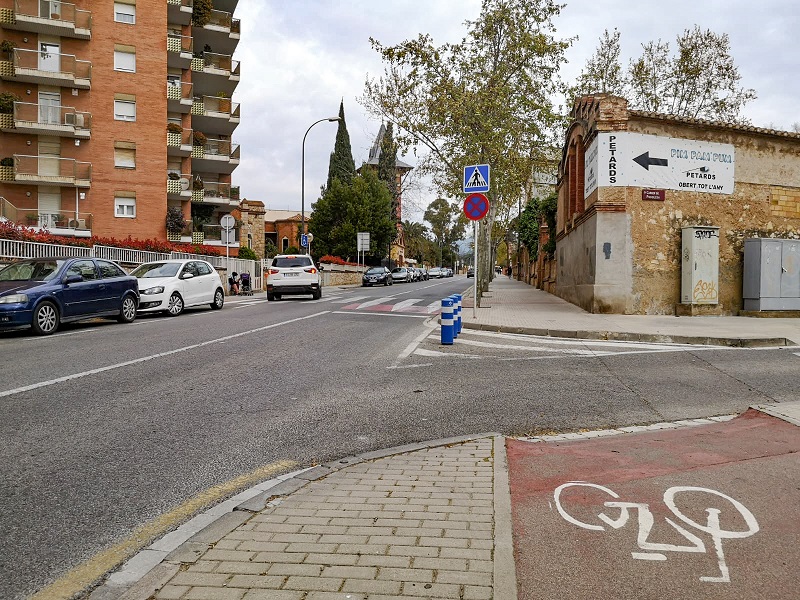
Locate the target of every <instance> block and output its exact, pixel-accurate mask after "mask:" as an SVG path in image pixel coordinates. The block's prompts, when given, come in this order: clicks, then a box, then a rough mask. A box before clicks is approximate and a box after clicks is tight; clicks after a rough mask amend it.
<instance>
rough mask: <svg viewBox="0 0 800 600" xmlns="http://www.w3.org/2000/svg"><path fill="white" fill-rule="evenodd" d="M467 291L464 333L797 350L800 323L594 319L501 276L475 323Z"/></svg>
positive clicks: (790, 320) (603, 316) (746, 319)
mask: <svg viewBox="0 0 800 600" xmlns="http://www.w3.org/2000/svg"><path fill="white" fill-rule="evenodd" d="M467 281H469V282H470V283H472V280H467ZM471 290H472V288H470V290H469V292H468V293H467V297H465V298H464V301H463V303H462V304H463V310H462V313H461V315H462V326H463V327H467V328H473V329H485V330H493V331H504V332H510V333H529V334H532V335H549V336H553V337H577V338H582V339H619V340H626V341H642V342H662V343H663V342H675V343H681V344H713V345H726V346H787V345H800V318H781V317H774V318H761V317H738V316H737V317H721V316H720V317H717V316H693V317H675V316H663V315H609V314H592V313H588V312H586V311H584V310H583V309H581V308H580V307H578V306H575V305H574V304H571V303H569V302H567V301H566V300H562V299H561V298H559V297H557V296H554V295H553V294H549V293H547V292H544V291H542V290H539V289H536V288H535V287H533V286H530V285H527V284H526V283H523V282H520V281H517V280H515V279H509V278H508V277H505V276H498V277H496V278H495V279H494V280H493V281H492V282H491V283H490V284H489V291H488V292H487V293H486V294H484V296H483V298H482V301H481V306H480V307H479V308H478V309H477V319H476V318H474V317H473V308H472V298H471Z"/></svg>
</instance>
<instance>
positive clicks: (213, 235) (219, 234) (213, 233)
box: [202, 225, 239, 245]
mask: <svg viewBox="0 0 800 600" xmlns="http://www.w3.org/2000/svg"><path fill="white" fill-rule="evenodd" d="M202 231H203V237H204V238H205V241H216V242H220V243H224V242H225V240H224V239H223V234H224V231H223V229H222V227H221V226H219V225H203V226H202ZM228 235H229V236H230V237H228V244H229V245H233V244H238V243H239V228H238V227H237V228H235V229H231V230H230V231H229V232H228Z"/></svg>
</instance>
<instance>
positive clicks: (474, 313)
mask: <svg viewBox="0 0 800 600" xmlns="http://www.w3.org/2000/svg"><path fill="white" fill-rule="evenodd" d="M472 239H473V240H474V241H473V243H472V245H473V246H474V247H475V254H474V256H473V257H472V264H473V265H474V267H473V269H475V277H473V278H472V318H473V319H477V318H478V222H477V221H473V222H472Z"/></svg>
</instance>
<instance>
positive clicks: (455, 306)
mask: <svg viewBox="0 0 800 600" xmlns="http://www.w3.org/2000/svg"><path fill="white" fill-rule="evenodd" d="M449 297H450V299H451V300H452V301H453V338H454V339H456V338H458V294H450V296H449Z"/></svg>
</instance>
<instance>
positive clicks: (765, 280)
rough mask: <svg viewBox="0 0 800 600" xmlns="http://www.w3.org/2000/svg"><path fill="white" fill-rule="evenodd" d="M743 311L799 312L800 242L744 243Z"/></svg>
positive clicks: (767, 240) (766, 240)
mask: <svg viewBox="0 0 800 600" xmlns="http://www.w3.org/2000/svg"><path fill="white" fill-rule="evenodd" d="M742 298H743V299H744V310H800V241H799V240H783V239H774V238H752V239H748V240H745V241H744V278H743V281H742Z"/></svg>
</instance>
